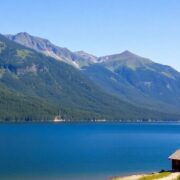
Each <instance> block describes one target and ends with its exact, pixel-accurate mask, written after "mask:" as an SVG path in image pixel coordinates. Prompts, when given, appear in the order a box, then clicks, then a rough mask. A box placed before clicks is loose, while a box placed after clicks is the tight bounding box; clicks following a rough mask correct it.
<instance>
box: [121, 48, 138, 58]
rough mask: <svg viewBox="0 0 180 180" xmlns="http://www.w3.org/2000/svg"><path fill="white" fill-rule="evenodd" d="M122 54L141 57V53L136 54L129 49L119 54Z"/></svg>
mask: <svg viewBox="0 0 180 180" xmlns="http://www.w3.org/2000/svg"><path fill="white" fill-rule="evenodd" d="M119 55H121V56H125V57H140V56H139V55H137V54H135V53H132V52H131V51H129V50H125V51H123V52H122V53H121V54H119Z"/></svg>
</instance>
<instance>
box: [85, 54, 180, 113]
mask: <svg viewBox="0 0 180 180" xmlns="http://www.w3.org/2000/svg"><path fill="white" fill-rule="evenodd" d="M98 62H99V63H98V64H94V65H93V66H89V67H84V70H83V72H84V73H86V75H87V76H88V77H90V78H91V79H92V80H93V81H94V82H96V83H97V84H98V85H99V86H100V87H101V88H103V89H106V90H107V91H108V92H109V93H111V94H115V95H117V96H118V97H121V98H123V99H124V100H127V101H129V102H131V103H134V104H137V105H139V106H143V107H146V108H149V109H161V110H162V111H172V112H178V111H179V107H180V73H179V72H178V71H176V70H174V69H173V68H171V67H169V66H165V65H161V64H157V63H154V62H153V61H151V60H149V59H147V58H143V57H141V56H138V55H135V54H133V53H131V52H129V51H125V52H123V53H121V54H115V55H109V56H104V57H100V58H98Z"/></svg>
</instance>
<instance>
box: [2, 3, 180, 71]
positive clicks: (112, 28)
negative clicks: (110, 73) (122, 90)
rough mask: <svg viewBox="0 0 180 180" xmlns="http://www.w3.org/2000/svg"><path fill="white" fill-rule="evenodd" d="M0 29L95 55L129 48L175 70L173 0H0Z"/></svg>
mask: <svg viewBox="0 0 180 180" xmlns="http://www.w3.org/2000/svg"><path fill="white" fill-rule="evenodd" d="M0 1H1V3H0V4H1V5H0V24H1V25H0V29H1V30H0V33H1V34H16V33H18V32H28V33H30V34H32V35H35V36H40V37H43V38H46V39H49V40H50V41H51V42H53V43H54V44H56V45H58V46H60V47H67V48H69V49H70V50H72V51H78V50H84V51H86V52H88V53H91V54H94V55H96V56H104V55H110V54H115V53H121V52H122V51H124V50H129V51H131V52H133V53H135V54H138V55H141V56H144V57H148V58H150V59H152V60H153V61H155V62H157V63H161V64H166V65H170V66H172V67H174V68H175V69H177V70H178V71H180V1H179V0H0Z"/></svg>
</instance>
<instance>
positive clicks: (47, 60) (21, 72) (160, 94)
mask: <svg viewBox="0 0 180 180" xmlns="http://www.w3.org/2000/svg"><path fill="white" fill-rule="evenodd" d="M0 77H1V78H0V88H1V89H2V91H3V92H5V93H6V96H5V97H7V100H6V99H5V100H4V102H5V101H7V103H6V104H7V106H12V103H11V101H10V100H9V97H11V96H13V98H14V99H16V100H17V104H23V107H26V108H25V110H24V112H26V111H28V112H27V113H24V114H23V113H21V107H22V106H21V105H17V106H16V107H18V110H17V109H16V108H14V112H13V113H12V117H11V116H10V115H9V117H8V116H7V115H6V114H8V113H3V106H2V110H1V111H2V113H1V117H0V118H1V119H12V118H14V119H27V120H28V119H30V120H31V119H38V118H39V119H51V118H53V116H55V114H56V113H57V111H58V110H59V109H60V111H61V113H62V114H63V116H64V118H66V119H72V120H81V119H82V120H88V119H109V120H120V119H121V120H127V119H129V120H137V119H159V120H161V119H164V120H165V119H166V120H167V119H169V120H173V119H179V117H180V113H179V107H180V73H179V72H178V71H176V70H175V69H173V68H171V67H169V66H166V65H161V64H158V63H155V62H153V61H151V60H149V59H148V58H143V57H141V56H138V55H135V54H133V53H131V52H129V51H124V52H122V53H120V54H115V55H108V56H104V57H97V56H95V55H91V54H89V53H86V52H84V51H78V52H72V51H70V50H69V49H67V48H61V47H58V46H57V45H54V44H52V43H51V42H50V41H49V40H46V39H43V38H39V37H34V36H31V35H29V34H28V33H18V34H16V35H1V36H0ZM1 89H0V90H1ZM21 99H24V101H21ZM14 101H15V100H14ZM18 101H21V103H20V102H18ZM15 102H16V101H15ZM37 102H38V103H37ZM38 104H40V105H38ZM30 107H31V108H30ZM37 107H38V108H37ZM11 108H12V107H11ZM6 109H7V107H5V106H4V112H5V111H6ZM12 109H13V108H12ZM36 109H38V112H39V113H36V114H37V116H35V113H34V112H35V111H36ZM7 112H8V111H7ZM18 112H19V113H18ZM15 115H16V116H15Z"/></svg>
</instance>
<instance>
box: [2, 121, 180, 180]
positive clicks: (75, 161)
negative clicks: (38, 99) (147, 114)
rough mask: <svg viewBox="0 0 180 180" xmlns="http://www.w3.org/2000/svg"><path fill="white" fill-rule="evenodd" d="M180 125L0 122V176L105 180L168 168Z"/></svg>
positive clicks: (178, 141)
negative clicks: (169, 157)
mask: <svg viewBox="0 0 180 180" xmlns="http://www.w3.org/2000/svg"><path fill="white" fill-rule="evenodd" d="M178 148H180V124H178V123H177V124H176V123H169V124H165V123H157V124H122V123H104V124H100V123H99V124H98V123H96V124H95V123H94V124H92V123H91V124H90V123H87V124H48V123H47V124H46V123H43V124H33V123H32V124H0V179H5V180H6V179H7V180H11V179H12V180H24V179H27V180H31V179H33V180H41V179H42V180H90V179H91V180H106V179H109V178H110V177H112V176H116V175H126V174H133V173H141V172H153V171H160V170H161V169H166V170H167V169H170V161H169V160H168V156H169V155H170V154H171V153H172V152H173V151H175V150H176V149H178Z"/></svg>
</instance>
